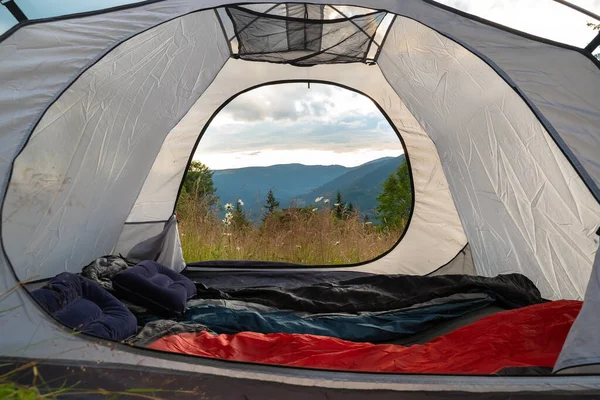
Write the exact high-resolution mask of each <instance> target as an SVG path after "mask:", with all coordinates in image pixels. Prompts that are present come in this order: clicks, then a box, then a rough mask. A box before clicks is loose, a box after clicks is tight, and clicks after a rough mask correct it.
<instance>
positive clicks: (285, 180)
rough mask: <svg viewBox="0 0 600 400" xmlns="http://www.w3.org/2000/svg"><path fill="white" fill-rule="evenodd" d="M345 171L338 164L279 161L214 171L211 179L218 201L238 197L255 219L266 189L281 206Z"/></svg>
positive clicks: (259, 211)
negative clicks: (264, 165) (270, 163)
mask: <svg viewBox="0 0 600 400" xmlns="http://www.w3.org/2000/svg"><path fill="white" fill-rule="evenodd" d="M347 171H348V168H347V167H343V166H341V165H303V164H282V165H272V166H270V167H247V168H237V169H226V170H217V171H214V174H213V182H214V186H215V188H216V189H217V196H219V197H220V200H221V203H222V204H225V203H235V202H236V201H237V200H238V199H242V200H243V201H244V203H245V205H244V208H245V209H246V213H247V214H248V215H249V217H251V219H254V220H256V218H257V217H260V215H262V211H261V206H262V205H263V204H264V202H265V197H266V196H267V192H268V191H269V189H273V192H274V193H275V197H276V198H277V200H278V201H279V202H280V203H281V206H282V207H287V206H288V205H289V199H291V198H292V197H294V196H296V195H298V194H301V193H306V192H308V191H310V190H312V189H315V188H318V187H319V186H321V185H323V184H325V183H327V182H329V181H331V180H332V179H335V178H337V177H339V176H340V175H343V174H344V173H346V172H347Z"/></svg>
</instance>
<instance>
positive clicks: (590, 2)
mask: <svg viewBox="0 0 600 400" xmlns="http://www.w3.org/2000/svg"><path fill="white" fill-rule="evenodd" d="M165 1H167V0H165ZM429 1H430V2H431V3H439V4H441V5H445V6H447V7H449V8H453V9H456V10H459V11H463V12H467V13H470V14H472V15H475V16H477V17H481V18H483V19H485V20H488V21H491V22H493V23H496V24H500V25H503V26H506V27H508V28H512V29H516V30H519V31H522V32H526V33H529V34H532V35H535V36H539V37H541V38H545V39H550V40H553V41H556V42H559V43H565V44H569V45H572V46H576V47H580V48H584V47H586V46H587V44H588V43H590V42H591V41H592V40H593V39H594V37H595V34H594V32H593V31H592V30H591V29H589V28H587V27H586V26H585V25H586V23H587V22H593V23H596V24H598V23H600V18H598V15H599V14H600V5H599V3H598V2H596V1H595V0H578V1H577V3H576V4H575V3H574V2H567V1H565V0H520V1H512V2H506V3H505V4H503V6H504V7H499V4H500V3H498V1H497V0H478V1H477V2H474V1H472V2H464V1H458V0H429ZM12 2H13V3H14V5H16V6H17V7H18V8H19V9H20V10H21V11H22V13H23V14H24V15H25V17H26V18H27V19H29V20H35V19H42V18H52V17H59V16H65V15H70V14H76V13H83V12H93V11H101V10H105V9H109V8H112V7H118V6H127V5H135V4H138V3H143V1H140V0H87V1H78V2H77V1H71V0H48V1H43V2H39V1H32V0H12ZM271 4H277V3H263V4H245V5H244V7H246V8H248V9H251V10H254V11H259V12H265V11H267V10H268V9H270V8H271V6H270V5H271ZM506 4H508V6H506ZM567 4H568V5H572V7H568V6H567ZM338 9H339V10H340V11H342V12H343V13H344V14H345V15H346V16H354V15H358V14H364V13H366V12H368V11H373V9H369V8H366V7H359V6H345V5H341V6H338ZM271 13H273V14H279V15H283V11H282V10H281V8H280V7H276V8H275V9H274V10H272V11H271ZM586 14H587V15H586ZM325 18H336V13H335V12H333V10H331V9H328V10H326V13H325ZM538 21H539V22H538ZM17 22H18V21H17V19H16V18H14V17H13V16H12V15H10V12H9V11H8V10H7V8H6V7H2V5H0V34H2V33H3V32H5V31H6V30H8V29H10V28H11V27H12V26H14V25H15V24H17ZM557 27H560V29H557Z"/></svg>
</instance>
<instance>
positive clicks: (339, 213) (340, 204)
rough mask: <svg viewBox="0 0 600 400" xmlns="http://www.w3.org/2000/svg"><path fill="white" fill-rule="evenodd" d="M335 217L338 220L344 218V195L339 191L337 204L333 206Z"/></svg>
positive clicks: (336, 197) (336, 199) (336, 198)
mask: <svg viewBox="0 0 600 400" xmlns="http://www.w3.org/2000/svg"><path fill="white" fill-rule="evenodd" d="M333 206H334V207H335V208H334V213H335V214H334V215H335V217H336V218H337V219H342V218H343V217H344V201H343V200H342V194H341V193H340V191H339V190H338V192H337V195H336V196H335V204H334V205H333Z"/></svg>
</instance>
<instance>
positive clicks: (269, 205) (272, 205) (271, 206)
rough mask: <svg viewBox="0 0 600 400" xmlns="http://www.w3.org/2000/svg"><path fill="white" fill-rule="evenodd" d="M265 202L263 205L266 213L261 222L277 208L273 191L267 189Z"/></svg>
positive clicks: (277, 203)
mask: <svg viewBox="0 0 600 400" xmlns="http://www.w3.org/2000/svg"><path fill="white" fill-rule="evenodd" d="M266 201H267V202H266V204H265V209H266V210H267V213H266V214H265V215H264V216H263V222H264V221H265V219H266V218H267V217H268V216H269V215H271V214H273V213H274V212H275V210H277V209H278V208H279V202H278V201H277V200H276V199H275V194H274V193H273V189H269V193H267V200H266Z"/></svg>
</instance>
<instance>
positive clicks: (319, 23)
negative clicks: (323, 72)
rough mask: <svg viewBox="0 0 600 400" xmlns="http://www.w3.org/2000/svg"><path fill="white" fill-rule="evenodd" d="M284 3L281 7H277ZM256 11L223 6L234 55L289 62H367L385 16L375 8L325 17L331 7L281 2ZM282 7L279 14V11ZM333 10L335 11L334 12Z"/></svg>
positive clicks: (369, 59)
mask: <svg viewBox="0 0 600 400" xmlns="http://www.w3.org/2000/svg"><path fill="white" fill-rule="evenodd" d="M283 6H284V7H283ZM277 7H278V9H277V11H278V12H277V13H273V11H274V10H265V12H258V11H256V10H251V9H248V8H242V7H238V6H231V7H226V11H227V15H228V16H229V18H230V19H231V22H232V25H233V30H234V33H235V38H232V42H233V41H236V42H237V53H236V54H235V55H236V56H237V57H239V58H242V59H244V60H251V61H268V62H275V63H286V64H292V65H304V66H309V65H316V64H336V63H350V62H366V63H370V62H373V61H374V59H373V58H370V57H368V55H371V57H373V56H372V54H376V53H377V52H373V51H371V52H369V50H370V49H371V48H372V47H378V45H379V44H378V43H376V42H374V41H373V38H374V36H375V34H376V33H377V29H378V28H379V25H380V24H381V22H382V21H383V19H384V18H385V16H386V15H387V13H386V12H385V11H376V12H371V13H369V14H364V15H357V16H354V17H345V15H344V14H343V13H342V12H339V15H342V16H343V18H337V19H326V14H330V12H327V10H328V9H334V10H335V8H334V7H332V6H326V5H316V4H285V5H279V6H277ZM283 10H285V15H280V14H281V13H282V11H283ZM336 11H337V10H336Z"/></svg>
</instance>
